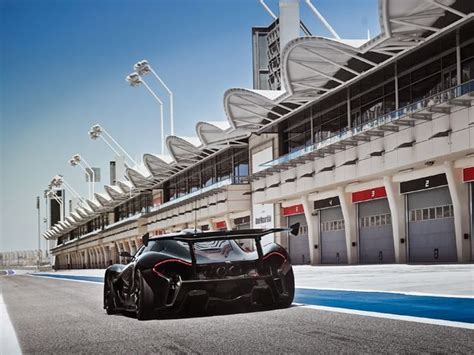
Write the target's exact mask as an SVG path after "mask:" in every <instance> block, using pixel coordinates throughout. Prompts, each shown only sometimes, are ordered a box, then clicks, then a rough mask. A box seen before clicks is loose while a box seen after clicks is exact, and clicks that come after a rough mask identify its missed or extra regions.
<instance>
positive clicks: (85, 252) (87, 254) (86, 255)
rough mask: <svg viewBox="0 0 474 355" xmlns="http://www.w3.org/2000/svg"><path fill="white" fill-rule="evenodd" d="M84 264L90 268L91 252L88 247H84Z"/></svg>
mask: <svg viewBox="0 0 474 355" xmlns="http://www.w3.org/2000/svg"><path fill="white" fill-rule="evenodd" d="M84 265H85V268H86V269H88V268H89V253H88V251H87V249H84Z"/></svg>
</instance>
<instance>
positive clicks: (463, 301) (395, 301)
mask: <svg viewBox="0 0 474 355" xmlns="http://www.w3.org/2000/svg"><path fill="white" fill-rule="evenodd" d="M295 302H297V303H302V304H308V305H317V306H326V307H336V308H346V309H354V310H359V311H367V312H379V313H388V314H396V315H404V316H411V317H423V318H431V319H441V320H448V321H454V322H464V323H474V299H471V298H458V297H436V296H411V295H404V294H399V293H387V292H364V291H332V290H314V289H304V288H297V289H296V293H295Z"/></svg>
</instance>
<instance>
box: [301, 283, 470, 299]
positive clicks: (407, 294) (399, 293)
mask: <svg viewBox="0 0 474 355" xmlns="http://www.w3.org/2000/svg"><path fill="white" fill-rule="evenodd" d="M295 288H296V289H300V290H304V289H306V290H321V291H346V292H360V293H363V292H367V293H369V292H373V293H393V294H397V295H405V296H424V297H446V298H469V299H474V295H448V294H438V293H424V292H410V291H382V290H365V289H364V290H357V289H350V288H333V287H313V286H295Z"/></svg>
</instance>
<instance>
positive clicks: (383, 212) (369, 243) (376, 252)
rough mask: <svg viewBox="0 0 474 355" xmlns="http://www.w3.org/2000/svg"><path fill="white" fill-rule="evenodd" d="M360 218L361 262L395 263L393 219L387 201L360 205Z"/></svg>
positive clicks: (381, 200)
mask: <svg viewBox="0 0 474 355" xmlns="http://www.w3.org/2000/svg"><path fill="white" fill-rule="evenodd" d="M358 216H359V260H360V262H361V263H393V262H395V251H394V246H393V231H392V218H391V215H390V207H389V205H388V201H387V199H385V198H382V199H379V200H373V201H368V202H361V203H359V204H358Z"/></svg>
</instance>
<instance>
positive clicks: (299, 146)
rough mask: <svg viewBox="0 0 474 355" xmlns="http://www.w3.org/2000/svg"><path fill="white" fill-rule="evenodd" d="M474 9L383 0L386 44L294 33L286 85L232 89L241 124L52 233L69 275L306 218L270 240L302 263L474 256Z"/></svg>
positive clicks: (157, 166)
mask: <svg viewBox="0 0 474 355" xmlns="http://www.w3.org/2000/svg"><path fill="white" fill-rule="evenodd" d="M473 8H474V4H473V3H472V2H470V1H460V0H457V1H454V0H450V1H443V3H441V2H426V1H421V0H411V1H396V0H380V1H379V13H380V23H381V29H382V31H381V33H380V35H378V36H377V37H376V38H373V39H371V40H368V41H365V42H364V43H355V41H351V40H332V39H327V38H322V37H308V36H306V37H300V36H297V37H295V38H292V39H288V41H287V43H286V44H285V45H284V47H282V48H280V50H281V53H280V61H281V62H280V67H281V79H280V80H281V85H280V89H279V90H265V91H262V90H260V91H258V90H252V89H239V88H236V89H230V90H228V91H227V92H226V93H225V94H224V108H225V112H226V114H227V119H228V120H227V122H212V123H210V122H200V123H198V125H197V127H196V133H197V137H198V138H197V139H196V138H194V139H191V138H183V137H176V136H170V137H168V138H167V146H168V151H169V152H170V156H157V155H153V154H145V155H144V157H143V161H144V164H143V166H139V167H135V168H128V169H127V171H126V176H127V180H125V181H118V182H117V185H116V186H113V185H107V186H106V187H105V190H106V193H102V194H96V198H95V199H94V200H93V201H88V206H83V207H82V208H78V209H77V210H76V211H74V212H72V213H71V215H70V216H69V217H67V218H66V220H65V221H63V222H60V223H58V224H57V225H55V226H53V228H52V229H50V230H49V231H48V232H46V233H45V237H46V238H49V239H55V240H57V241H58V244H57V246H56V247H55V248H54V249H53V250H52V252H53V254H54V255H56V267H58V268H63V267H104V266H106V265H108V264H110V263H114V262H118V261H120V260H119V257H118V252H119V251H121V250H127V251H129V252H131V253H133V252H134V251H136V250H137V249H138V248H139V246H140V236H141V235H143V234H145V233H147V232H149V233H151V234H156V235H158V234H162V233H166V232H170V231H179V230H182V229H185V228H200V229H203V230H218V229H235V228H249V227H254V228H268V227H273V226H286V225H291V224H293V223H295V222H300V234H299V235H298V236H296V237H294V236H289V235H287V234H281V235H275V236H269V237H268V238H271V239H272V240H273V239H275V240H276V241H277V242H279V243H280V244H282V245H283V246H284V247H285V248H287V249H288V250H289V252H290V255H291V258H292V261H293V263H294V264H353V263H394V262H397V263H406V262H468V261H470V260H473V257H474V242H473V241H472V233H473V228H474V218H473V203H474V198H473V197H474V188H473V181H474V109H473V107H472V102H473V100H474V15H473V10H474V9H473ZM281 20H282V19H280V26H281ZM297 27H298V31H299V18H298V23H297ZM254 57H255V55H254ZM269 240H270V239H269ZM246 247H251V246H246Z"/></svg>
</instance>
